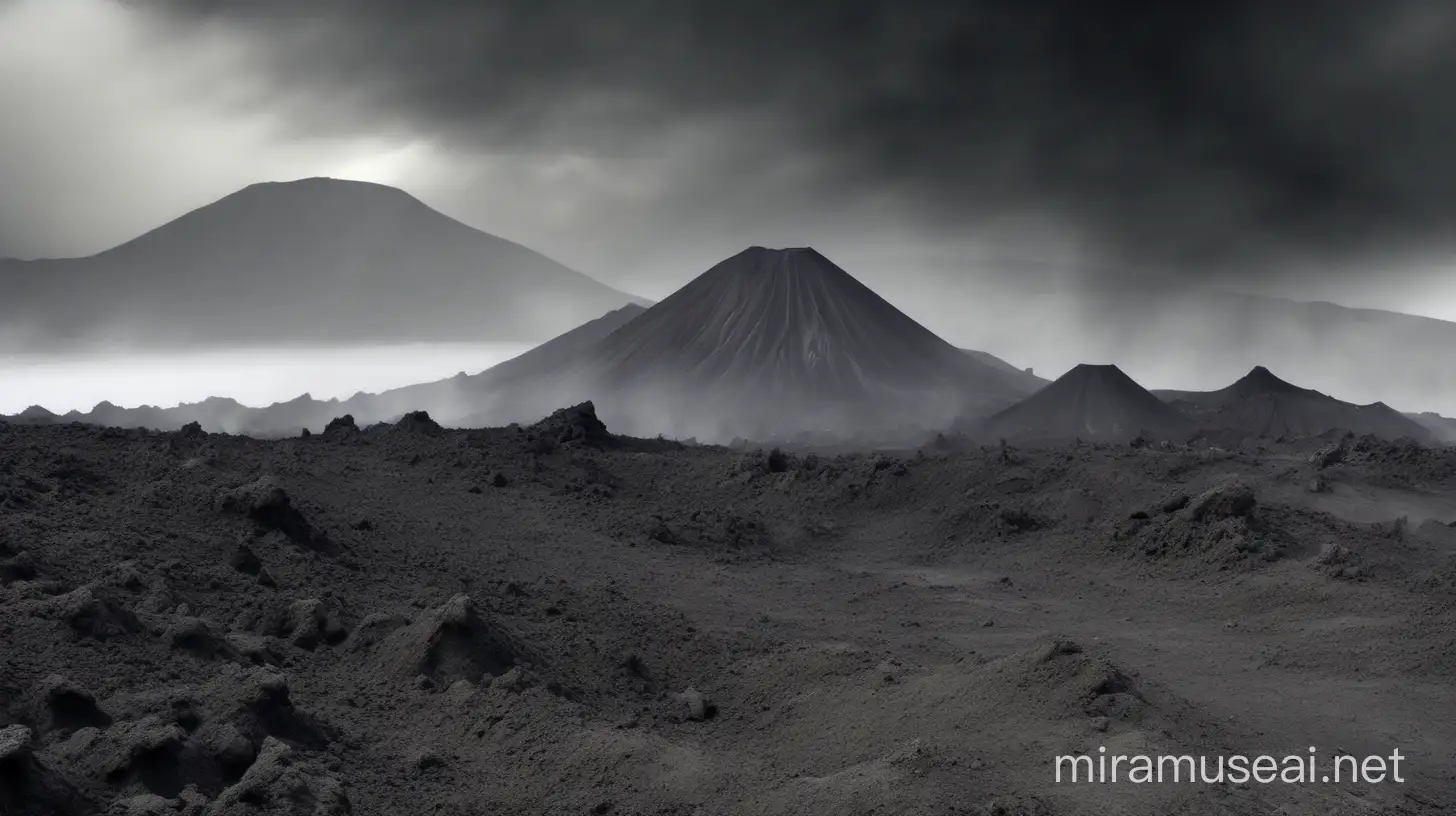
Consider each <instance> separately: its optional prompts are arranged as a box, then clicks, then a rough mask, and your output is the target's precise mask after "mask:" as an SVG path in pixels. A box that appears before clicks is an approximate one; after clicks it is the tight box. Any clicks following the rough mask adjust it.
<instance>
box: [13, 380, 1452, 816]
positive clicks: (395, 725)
mask: <svg viewBox="0 0 1456 816" xmlns="http://www.w3.org/2000/svg"><path fill="white" fill-rule="evenodd" d="M1453 520H1456V453H1452V452H1450V451H1442V450H1431V449H1426V448H1421V447H1418V446H1415V445H1412V444H1402V443H1390V442H1383V441H1377V440H1375V439H1373V438H1341V437H1340V436H1338V435H1330V436H1328V437H1327V438H1315V439H1308V440H1305V441H1302V442H1288V443H1280V444H1273V443H1270V444H1268V445H1265V446H1261V447H1257V448H1255V447H1251V448H1248V449H1243V450H1221V449H1217V448H1192V447H1183V446H1159V445H1137V446H1135V445H1129V444H1119V445H1110V444H1107V445H1092V444H1079V445H1066V446H1061V447H1052V448H1044V449H1031V448H1025V449H1023V448H1015V447H1013V448H1010V449H999V448H981V447H976V446H971V445H967V444H965V443H963V442H960V441H958V440H956V439H944V438H941V439H938V440H936V442H935V443H934V444H931V445H927V447H926V448H925V449H923V450H921V451H881V452H873V453H861V454H847V455H828V454H814V453H812V452H805V451H798V452H787V453H783V452H775V451H762V450H753V449H737V450H735V449H728V448H722V447H698V446H684V445H680V444H678V443H674V442H670V441H662V440H632V439H626V438H620V437H614V436H611V435H609V434H607V433H606V432H605V430H604V429H603V428H602V427H600V425H599V424H598V423H596V422H595V418H594V414H593V413H592V412H591V411H590V409H589V407H583V408H578V409H576V410H573V411H566V412H562V413H560V414H558V415H556V416H554V417H552V418H549V419H548V420H546V421H545V422H544V423H543V424H541V425H538V426H534V427H531V428H519V427H511V428H503V429H490V430H479V431H452V430H441V429H439V428H438V426H435V425H434V424H433V423H432V422H431V421H430V420H429V419H428V418H427V417H422V416H409V417H406V418H405V419H404V420H403V421H401V423H399V425H398V426H395V427H375V428H368V429H364V430H362V431H361V430H358V429H356V428H354V427H353V426H352V424H351V423H339V424H337V425H335V426H334V427H333V428H331V429H330V430H329V431H327V432H325V433H323V434H315V435H312V436H309V437H306V438H296V439H283V440H271V441H263V440H255V439H250V438H245V437H233V436H224V435H208V434H205V433H202V432H201V431H200V430H197V429H195V428H194V429H186V430H184V431H182V432H177V433H158V432H151V431H145V430H118V429H102V428H95V427H88V426H81V425H52V426H22V425H5V424H0V583H3V587H0V646H3V648H0V701H3V705H0V813H6V814H11V813H16V814H50V813H67V814H70V813H118V814H173V813H188V814H201V813H206V814H254V813H275V814H281V813H289V814H293V813H298V814H339V813H347V812H352V813H358V814H402V813H440V814H453V813H458V814H520V813H545V814H593V813H594V814H682V816H689V815H690V814H701V815H702V816H709V815H710V814H736V813H744V814H750V813H751V814H795V815H799V814H820V813H822V814H836V815H837V816H838V815H840V814H861V813H862V814H869V813H876V814H1005V815H1007V816H1014V815H1015V814H1038V815H1040V814H1124V813H1129V814H1148V815H1149V816H1154V815H1156V816H1163V814H1177V813H1191V814H1267V813H1276V812H1277V813H1282V814H1311V815H1312V814H1321V815H1323V814H1369V813H1399V814H1438V813H1449V812H1453V811H1456V775H1453V774H1456V771H1453V768H1456V718H1453V709H1452V705H1451V700H1452V699H1453V698H1456V688H1453V686H1456V682H1453V679H1452V676H1453V668H1456V641H1453V635H1452V633H1453V631H1456V628H1453V624H1456V614H1453V603H1452V602H1453V599H1456V582H1453V579H1456V529H1452V528H1451V527H1449V526H1448V524H1447V523H1448V522H1451V521H1453ZM1099 746H1107V747H1108V749H1109V751H1115V752H1121V753H1153V754H1160V753H1170V754H1194V755H1200V754H1204V755H1210V756H1212V755H1227V754H1258V753H1268V754H1274V755H1278V756H1283V755H1285V754H1302V753H1304V752H1305V751H1307V749H1308V747H1309V746H1317V747H1318V749H1319V752H1320V755H1321V756H1327V755H1328V754H1330V753H1333V752H1335V751H1340V750H1343V751H1348V752H1350V753H1352V754H1356V755H1366V754H1380V755H1389V754H1390V753H1391V751H1392V750H1394V749H1399V750H1400V751H1401V753H1402V754H1403V755H1404V756H1406V757H1408V761H1407V763H1406V765H1405V766H1404V768H1403V771H1404V776H1405V779H1406V782H1405V783H1404V784H1393V783H1391V784H1381V785H1370V786H1363V785H1333V784H1329V785H1320V784H1312V785H1287V784H1270V785H1261V784H1255V783H1251V784H1248V785H1202V784H1187V783H1183V784H1161V785H1159V784H1148V785H1134V784H1129V783H1119V784H1108V785H1092V784H1079V785H1072V784H1065V783H1064V784H1056V783H1054V781H1053V760H1054V757H1055V756H1056V755H1059V754H1069V753H1074V752H1093V753H1094V754H1095V753H1096V752H1097V749H1098V747H1099Z"/></svg>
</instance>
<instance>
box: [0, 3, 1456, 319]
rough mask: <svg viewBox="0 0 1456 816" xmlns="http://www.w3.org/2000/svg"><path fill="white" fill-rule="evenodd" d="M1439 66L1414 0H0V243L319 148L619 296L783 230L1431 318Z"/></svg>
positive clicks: (963, 274) (1445, 229)
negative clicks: (1214, 284) (1212, 285)
mask: <svg viewBox="0 0 1456 816" xmlns="http://www.w3.org/2000/svg"><path fill="white" fill-rule="evenodd" d="M1453 81H1456V3H1450V2H1447V1H1446V0H1380V2H1374V0H1322V1H1321V2H1318V3H1313V2H1307V0H1222V1H1221V2H1217V3H1206V4H1205V3H1171V2H1158V1H1156V0H1148V1H1147V2H1120V3H1119V2H1083V1H1082V0H1046V1H1045V2H1023V1H1021V0H1006V2H980V3H977V2H968V1H967V0H956V1H955V2H938V1H937V0H923V1H920V2H916V1H915V0H809V2H786V1H785V0H774V2H769V0H736V2H728V0H659V1H658V2H653V1H651V0H621V1H620V2H602V1H601V0H493V1H488V2H465V0H460V2H424V1H423V0H309V2H298V1H297V0H235V2H229V0H131V1H130V2H122V0H0V121H3V122H4V126H3V127H0V256H5V255H8V256H16V257H39V256H66V255H81V254H88V253H91V252H95V251H98V250H101V249H104V248H106V247H108V246H111V245H114V244H116V243H118V242H120V241H123V240H125V239H127V238H130V237H132V236H134V235H136V234H138V233H140V232H142V231H145V230H146V229H149V228H151V227H153V226H156V225H158V224H160V223H161V222H163V221H165V220H167V219H170V218H172V217H175V216H177V215H180V214H182V213H183V212H185V211H187V210H189V209H191V208H194V207H197V206H200V205H202V204H205V203H207V202H209V201H212V200H214V199H216V198H219V197H221V196H223V195H225V194H227V193H229V192H231V191H233V190H235V189H237V188H238V187H241V186H243V185H245V184H248V183H251V182H254V181H261V180H275V179H290V178H298V177H303V176H311V175H328V176H339V177H349V178H360V179H367V180H371V181H380V182H384V183H389V184H394V185H397V186H400V187H403V188H405V189H407V190H409V191H410V192H412V193H414V194H416V195H417V196H419V197H420V198H422V199H424V200H425V201H426V202H428V203H430V204H432V205H433V206H436V207H437V208H439V209H441V210H443V211H445V212H447V213H449V214H451V215H453V216H455V217H457V218H460V219H461V220H464V221H466V222H467V223H470V224H472V225H474V226H477V227H479V228H482V229H485V230H487V231H490V232H493V233H496V234H499V235H503V236H505V237H508V238H512V239H514V240H517V241H520V242H522V243H525V244H527V245H528V246H531V247H533V248H535V249H538V250H540V251H542V252H545V253H546V254H548V255H551V256H552V257H555V258H557V259H559V260H561V261H563V262H565V263H567V264H568V265H571V266H573V267H575V268H577V269H579V270H581V271H583V272H586V273H588V274H590V275H593V276H595V277H597V278H599V279H601V280H604V281H606V282H608V283H611V284H613V285H616V286H619V287H621V288H625V289H628V290H630V291H634V292H637V293H640V294H643V295H646V296H649V297H661V296H662V295H664V294H666V293H667V292H668V291H670V290H671V289H673V288H675V287H676V286H677V285H680V284H681V283H683V282H685V281H686V280H687V279H688V278H690V277H691V276H692V275H694V274H696V273H698V272H701V271H702V270H703V269H706V268H707V267H708V266H709V265H711V264H712V263H713V262H715V261H717V260H719V259H721V258H722V257H724V256H726V255H728V254H731V253H732V252H735V251H737V250H739V249H741V248H742V247H744V246H747V245H749V244H754V243H758V244H767V245H800V244H812V245H815V246H816V247H819V248H821V249H822V250H824V251H825V252H826V254H829V255H830V257H832V258H834V259H835V260H837V261H839V262H840V263H841V264H842V265H844V266H845V267H846V268H848V269H850V271H851V272H854V273H855V274H858V275H861V276H863V277H865V278H866V279H868V280H870V281H874V282H879V283H881V284H882V285H883V284H885V282H887V281H890V280H892V279H893V278H894V277H895V276H896V275H898V276H899V277H900V283H899V284H898V286H900V287H903V288H904V289H905V290H907V291H909V290H919V291H934V290H935V287H937V286H938V285H940V283H941V282H942V281H943V280H944V279H945V278H947V277H959V278H961V279H963V280H965V281H967V282H970V283H976V282H977V281H979V280H981V279H982V277H987V278H989V277H995V276H996V275H997V274H1004V269H1005V267H1006V266H1007V264H1005V263H992V262H990V260H988V259H992V258H997V259H1017V260H1019V261H1023V262H1024V261H1026V260H1032V261H1037V262H1038V263H1040V264H1041V265H1042V267H1043V268H1051V269H1055V270H1057V271H1056V273H1055V276H1054V277H1055V279H1056V280H1058V281H1065V282H1070V283H1073V284H1076V285H1078V286H1104V285H1109V284H1113V283H1125V282H1129V281H1136V282H1137V285H1139V286H1143V285H1154V283H1155V282H1156V283H1161V284H1166V285H1172V286H1183V285H1186V284H1190V283H1206V282H1210V281H1213V282H1217V283H1219V284H1222V285H1227V286H1234V287H1241V288H1252V289H1256V290H1263V291H1275V292H1280V293H1283V294H1290V295H1295V296H1298V297H1303V298H1305V299H1320V298H1324V299H1334V300H1339V301H1342V302H1346V303H1351V304H1356V305H1372V306H1380V307H1387V308H1395V309H1400V310H1405V311H1410V312H1414V313H1422V314H1430V315H1434V316H1440V317H1445V318H1449V319H1456V274H1453V268H1452V263H1451V255H1452V248H1453V246H1452V244H1453V241H1452V238H1453V236H1456V229H1453V228H1456V149H1453V147H1452V146H1453V145H1456V93H1452V87H1453ZM998 270H1000V272H998Z"/></svg>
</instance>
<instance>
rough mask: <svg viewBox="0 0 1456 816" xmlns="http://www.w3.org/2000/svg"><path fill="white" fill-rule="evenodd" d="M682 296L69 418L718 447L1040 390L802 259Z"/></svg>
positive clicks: (715, 274) (931, 419)
mask: <svg viewBox="0 0 1456 816" xmlns="http://www.w3.org/2000/svg"><path fill="white" fill-rule="evenodd" d="M694 284H696V285H694ZM694 284H689V285H688V286H686V287H684V288H683V289H682V290H679V292H678V293H675V294H674V295H673V296H670V297H669V298H667V299H666V300H664V301H662V302H661V303H659V304H655V305H654V306H652V307H650V308H643V307H641V306H638V305H636V304H629V305H627V306H623V307H621V308H618V309H614V310H613V311H611V312H609V313H607V314H605V315H602V316H600V317H598V318H597V319H595V320H591V321H588V322H586V323H584V324H582V325H581V326H578V327H576V328H574V329H572V330H571V331H569V332H566V333H564V334H562V335H560V336H558V337H556V338H554V339H552V340H550V341H548V342H546V343H544V344H542V345H540V346H537V347H535V348H533V349H531V350H530V351H528V352H526V353H525V354H522V355H520V356H518V357H516V358H513V359H511V360H508V361H506V362H504V363H501V364H500V365H497V366H495V367H494V368H491V369H487V370H486V371H483V372H481V373H480V374H476V375H466V374H461V375H459V376H456V377H452V378H449V379H446V380H441V381H437V382H433V383H422V384H419V385H413V386H408V387H405V388H400V389H394V390H391V391H387V392H384V393H381V394H358V395H355V396H354V397H351V398H349V399H347V400H327V401H320V400H313V399H311V398H308V397H307V396H305V397H301V398H299V399H298V400H292V401H289V402H287V403H279V404H275V405H273V406H269V407H267V408H263V409H247V408H242V409H241V412H236V411H234V410H233V406H235V405H236V403H232V402H231V401H230V400H213V401H209V404H208V406H207V408H208V410H205V411H204V410H202V408H201V406H178V407H177V408H170V409H155V408H139V409H131V410H130V411H127V412H123V414H121V415H118V414H117V413H116V410H115V409H114V408H113V407H112V406H109V405H102V406H98V408H97V409H96V410H93V411H92V412H90V414H89V415H84V416H83V417H82V418H83V419H84V421H100V420H103V419H104V420H105V421H106V422H107V423H108V424H120V425H125V424H130V425H147V426H148V427H158V428H166V427H179V426H180V425H182V424H184V423H185V422H188V421H198V422H201V423H202V424H203V425H204V427H205V428H208V429H210V430H226V431H230V432H243V433H252V434H255V435H268V434H279V433H297V432H298V431H299V430H300V429H301V428H305V427H307V428H311V429H318V428H320V427H322V425H323V424H324V423H325V422H327V421H328V420H329V419H331V418H333V417H335V416H338V415H341V414H344V413H349V414H352V415H354V416H355V418H356V420H358V421H360V422H372V421H389V420H392V419H394V418H396V417H398V416H400V415H401V414H403V413H405V412H408V411H412V410H419V409H424V410H428V411H430V412H431V414H432V415H435V416H436V417H437V418H438V419H440V421H442V422H445V423H446V424H454V425H462V426H479V425H486V424H497V425H499V424H505V423H507V422H511V421H530V420H534V419H536V418H539V417H540V416H542V415H544V414H545V413H549V412H550V411H551V410H554V409H555V408H557V407H560V406H561V405H565V404H570V403H573V402H579V401H581V400H583V399H592V400H594V401H595V402H596V403H597V404H598V407H599V410H601V411H602V412H603V414H604V416H606V417H611V416H612V414H613V413H615V414H616V417H615V418H616V421H617V424H616V425H614V427H617V428H619V429H622V430H624V431H628V432H637V433H643V434H655V433H658V432H666V433H670V434H676V435H701V436H703V437H704V438H715V437H716V438H722V439H723V440H724V441H726V438H727V436H728V435H732V434H736V433H750V432H754V433H769V434H772V433H792V432H795V431H819V430H824V429H826V428H828V427H831V426H832V425H833V424H834V423H838V424H839V427H840V429H841V430H844V429H850V430H856V431H857V430H864V429H874V430H879V431H886V430H890V429H896V428H902V427H922V428H925V427H936V426H937V425H938V426H939V427H945V426H947V425H948V424H949V423H950V421H951V420H952V419H953V418H954V417H955V416H957V415H959V414H960V413H962V412H964V411H966V410H968V409H969V410H975V411H980V412H986V411H988V410H993V409H995V408H999V407H1003V406H1005V405H1009V404H1010V403H1012V402H1014V401H1015V400H1016V399H1017V398H1019V397H1021V396H1024V395H1026V394H1028V393H1031V392H1032V391H1034V390H1036V388H1038V387H1039V386H1040V384H1041V382H1042V381H1041V380H1040V378H1037V377H1035V376H1033V375H1030V374H1028V373H1027V372H1025V371H1024V370H1021V369H1018V368H1016V367H1014V366H1012V365H1010V364H1009V363H1006V362H1004V361H1002V360H999V359H997V358H995V357H993V356H991V355H988V354H985V353H983V352H967V351H963V350H960V349H957V348H955V347H953V346H951V345H950V344H949V343H946V342H945V341H943V340H941V339H940V338H939V337H937V336H936V335H934V334H932V333H931V332H929V331H928V330H927V329H925V328H924V327H922V326H920V325H919V324H918V323H916V322H915V321H914V320H913V319H911V318H910V317H908V316H906V315H904V314H903V313H902V312H900V311H899V310H898V309H895V308H894V307H893V306H890V305H889V304H888V303H887V302H885V301H884V300H883V299H882V298H880V297H879V296H878V295H876V294H875V293H873V292H872V291H870V290H869V289H868V288H867V287H864V286H863V285H862V284H860V283H859V282H858V281H856V280H854V279H853V278H852V277H851V276H850V275H849V274H848V273H846V272H844V271H843V270H841V269H839V268H838V267H836V266H834V265H833V264H832V262H830V261H829V260H828V259H827V258H824V257H823V256H822V255H820V254H819V253H817V252H814V251H813V250H766V249H762V248H754V249H750V250H747V251H745V252H744V253H740V254H739V255H737V256H734V257H733V258H730V259H728V260H727V261H724V262H723V263H722V264H719V265H716V266H715V267H714V268H713V269H710V270H709V271H708V272H707V273H704V275H702V276H699V278H697V279H695V281H694ZM239 407H241V406H239ZM214 409H215V410H214ZM219 417H223V418H225V421H226V424H225V425H224V424H223V423H222V421H221V420H219ZM77 418H78V417H71V416H68V417H65V418H62V419H63V420H65V419H77ZM34 421H47V420H45V419H44V418H37V419H36V420H34ZM609 421H612V420H611V419H610V418H609ZM634 422H635V423H636V425H635V427H634ZM220 425H221V427H219V426H220Z"/></svg>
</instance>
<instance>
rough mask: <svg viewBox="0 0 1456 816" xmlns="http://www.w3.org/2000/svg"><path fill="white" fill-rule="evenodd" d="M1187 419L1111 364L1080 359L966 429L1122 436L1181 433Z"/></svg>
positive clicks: (1028, 435) (1036, 435)
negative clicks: (1053, 379)
mask: <svg viewBox="0 0 1456 816" xmlns="http://www.w3.org/2000/svg"><path fill="white" fill-rule="evenodd" d="M1191 428H1192V425H1191V423H1189V422H1188V420H1187V419H1186V418H1184V417H1183V416H1182V415H1181V414H1179V413H1178V412H1177V411H1176V410H1175V409H1173V408H1172V407H1170V406H1169V405H1168V404H1167V403H1165V402H1163V401H1162V400H1160V399H1158V398H1157V397H1156V396H1154V395H1153V394H1152V393H1151V392H1150V391H1148V390H1147V389H1145V388H1143V387H1142V386H1140V385H1138V384H1137V383H1136V382H1134V381H1133V379H1132V378H1131V377H1129V376H1127V375H1126V374H1124V373H1123V372H1122V370H1121V369H1119V368H1118V367H1117V366H1115V365H1088V364H1086V363H1083V364H1081V365H1078V366H1077V367H1076V368H1073V369H1072V370H1071V371H1068V372H1067V373H1066V374H1063V375H1062V376H1061V377H1059V378H1057V379H1056V381H1054V382H1053V383H1051V384H1050V385H1048V386H1046V387H1045V388H1043V389H1041V390H1040V391H1037V392H1036V393H1035V394H1032V395H1031V396H1030V397H1027V398H1026V399H1024V400H1022V401H1021V402H1019V403H1017V404H1016V405H1013V406H1011V407H1010V408H1007V409H1006V410H1004V411H1001V412H1000V413H997V414H994V415H992V416H991V417H989V418H987V419H986V420H985V421H983V422H982V423H980V424H979V426H976V425H971V428H970V429H971V430H972V432H973V433H976V434H977V435H979V436H982V437H987V438H995V437H1003V438H1006V439H1015V440H1035V441H1052V440H1070V439H1079V438H1080V439H1099V440H1126V439H1133V438H1136V437H1138V436H1139V435H1141V436H1143V437H1147V436H1154V437H1163V438H1167V437H1172V436H1177V435H1180V434H1186V433H1187V432H1188V431H1189V430H1191Z"/></svg>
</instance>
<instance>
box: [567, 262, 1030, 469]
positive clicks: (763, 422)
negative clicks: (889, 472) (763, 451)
mask: <svg viewBox="0 0 1456 816" xmlns="http://www.w3.org/2000/svg"><path fill="white" fill-rule="evenodd" d="M541 379H542V380H543V381H546V382H563V381H565V382H576V383H579V384H580V385H578V388H579V389H585V391H584V393H590V394H592V395H594V398H595V399H597V402H598V404H599V405H600V406H602V410H603V417H604V418H606V419H608V420H609V421H615V422H618V423H619V424H621V425H622V426H623V427H624V429H625V430H627V431H629V432H630V431H632V430H634V429H635V430H639V431H641V432H643V433H646V432H649V431H650V432H657V431H660V430H662V429H663V428H668V429H670V430H671V431H672V432H673V433H672V435H676V436H696V437H701V438H705V439H720V440H727V439H728V438H730V437H732V436H735V435H738V436H743V437H749V438H755V439H763V438H769V437H773V436H792V435H794V434H796V433H798V432H802V431H819V430H831V431H834V432H836V433H839V434H841V435H845V436H855V435H864V434H874V433H878V432H885V431H894V430H897V429H899V428H901V427H906V428H916V429H922V430H923V429H943V428H945V427H947V426H948V425H949V424H950V422H951V420H952V419H954V418H955V417H956V416H958V415H960V414H962V413H965V412H966V411H968V410H969V411H985V412H989V410H993V409H995V408H1000V407H1004V406H1006V405H1009V404H1011V403H1012V402H1015V401H1016V400H1017V399H1020V398H1021V397H1023V396H1025V395H1026V394H1028V393H1030V392H1031V391H1032V390H1034V388H1035V385H1034V378H1028V377H1027V375H1026V374H1025V372H1021V371H1007V370H1004V369H1003V368H1001V367H998V366H995V365H992V364H990V363H987V362H985V361H983V360H982V359H979V358H977V357H976V356H973V355H971V354H967V353H965V352H962V351H961V350H959V349H957V348H955V347H954V346H952V345H951V344H949V343H947V342H946V341H944V340H942V339H941V338H939V337H937V336H936V335H935V334H934V333H933V332H931V331H930V330H929V329H926V328H925V327H924V326H921V325H920V324H919V323H917V322H915V321H914V320H913V319H911V318H910V317H909V316H907V315H906V314H905V313H903V312H901V311H900V310H899V309H896V308H895V307H894V306H892V305H891V304H890V303H889V302H888V301H886V300H885V299H884V298H881V297H880V296H879V295H877V294H875V293H874V292H873V291H872V290H870V289H869V288H868V287H866V286H865V285H864V284H862V283H860V282H859V281H857V280H855V279H854V277H852V276H851V275H850V274H849V273H847V272H845V271H844V270H843V269H841V268H839V267H838V266H836V265H835V264H834V263H833V262H832V261H830V260H829V259H828V258H825V257H824V256H823V255H821V254H820V253H818V252H816V251H815V250H813V249H809V248H792V249H779V250H775V249H766V248H764V247H750V248H749V249H746V250H744V251H743V252H740V253H738V254H737V255H734V256H733V257H731V258H728V259H726V260H724V261H722V262H721V263H719V264H717V265H716V266H714V267H713V268H711V269H709V270H708V271H707V272H704V273H703V274H702V275H699V276H698V277H697V278H694V279H693V280H692V281H691V282H689V283H688V284H687V285H686V286H683V287H682V288H681V289H679V290H677V291H676V292H674V293H673V294H672V295H670V296H668V297H667V298H666V299H664V300H662V301H661V302H659V303H657V304H654V305H653V306H652V307H650V308H648V309H647V310H646V311H645V312H643V313H642V314H641V315H640V316H638V317H637V318H636V319H634V320H632V321H631V322H630V323H628V324H627V325H625V326H623V327H622V328H621V329H618V330H617V331H615V332H613V333H611V334H610V335H608V336H607V337H606V338H604V339H603V340H602V341H601V342H600V343H598V344H597V345H596V346H594V347H593V348H592V349H591V350H590V351H589V353H588V354H586V355H583V356H582V358H581V359H580V360H579V364H578V365H577V366H576V368H575V370H574V371H572V372H570V373H561V372H552V373H546V372H543V376H542V378H541ZM1028 380H1031V382H1028ZM551 396H552V397H553V398H559V397H560V396H561V395H560V394H559V393H552V394H551Z"/></svg>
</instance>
